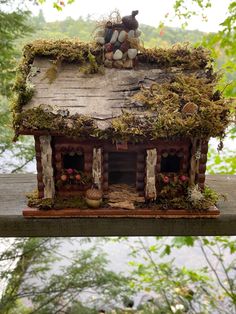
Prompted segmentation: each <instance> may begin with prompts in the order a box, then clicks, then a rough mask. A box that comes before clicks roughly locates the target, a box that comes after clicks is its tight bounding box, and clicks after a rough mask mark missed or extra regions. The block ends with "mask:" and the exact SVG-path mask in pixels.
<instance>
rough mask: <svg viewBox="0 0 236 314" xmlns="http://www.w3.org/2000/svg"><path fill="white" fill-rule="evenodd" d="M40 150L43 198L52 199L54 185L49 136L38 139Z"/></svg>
mask: <svg viewBox="0 0 236 314" xmlns="http://www.w3.org/2000/svg"><path fill="white" fill-rule="evenodd" d="M39 141H40V148H41V164H42V174H43V183H44V198H53V197H54V195H55V185H54V178H53V167H52V148H51V136H50V135H43V136H40V137H39Z"/></svg>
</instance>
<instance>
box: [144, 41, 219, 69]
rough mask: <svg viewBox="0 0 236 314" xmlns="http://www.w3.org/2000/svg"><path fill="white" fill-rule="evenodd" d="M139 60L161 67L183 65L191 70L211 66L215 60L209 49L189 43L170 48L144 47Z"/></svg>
mask: <svg viewBox="0 0 236 314" xmlns="http://www.w3.org/2000/svg"><path fill="white" fill-rule="evenodd" d="M139 60H140V61H141V62H144V63H152V64H156V65H158V66H159V67H182V68H183V69H189V70H198V69H204V68H206V67H209V68H211V67H212V62H213V59H212V58H211V56H210V51H209V50H207V49H205V48H203V47H196V48H194V47H192V46H190V45H189V44H188V43H186V44H182V45H181V44H177V45H174V46H173V47H171V48H169V49H164V48H153V49H145V48H142V49H141V54H140V55H139Z"/></svg>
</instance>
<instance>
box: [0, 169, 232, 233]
mask: <svg viewBox="0 0 236 314" xmlns="http://www.w3.org/2000/svg"><path fill="white" fill-rule="evenodd" d="M206 184H207V185H209V186H210V187H212V188H214V189H215V190H216V191H218V192H219V193H221V194H224V195H226V197H227V199H226V200H225V201H224V200H223V199H222V200H221V201H220V202H219V203H218V204H217V205H218V208H219V209H220V211H221V215H220V217H219V218H215V219H207V218H202V219H201V218H195V219H184V218H183V219H182V218H178V219H174V218H173V219H164V218H161V219H159V218H145V219H143V218H134V217H133V218H101V217H100V218H92V217H91V218H59V219H55V218H52V219H50V218H46V219H26V218H24V217H23V216H22V209H23V208H25V206H26V197H25V195H26V193H27V192H30V191H32V190H34V189H35V188H36V187H37V177H36V175H35V174H0V236H2V237H23V236H26V237H28V236H32V237H33V236H37V237H40V236H42V237H47V236H51V237H55V236H61V237H63V236H65V237H70V236H74V237H78V236H186V235H192V236H194V235H196V236H197V235H207V236H213V235H236V202H235V190H236V176H233V175H214V176H207V177H206Z"/></svg>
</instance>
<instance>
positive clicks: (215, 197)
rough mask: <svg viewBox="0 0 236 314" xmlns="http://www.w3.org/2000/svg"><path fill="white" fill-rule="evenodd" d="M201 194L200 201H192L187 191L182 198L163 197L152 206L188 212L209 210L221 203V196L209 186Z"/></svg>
mask: <svg viewBox="0 0 236 314" xmlns="http://www.w3.org/2000/svg"><path fill="white" fill-rule="evenodd" d="M200 193H201V199H199V200H198V201H195V202H193V201H191V199H190V198H189V196H188V193H187V190H186V193H184V194H183V195H181V196H175V197H172V198H168V197H166V195H164V196H163V197H160V196H159V197H158V199H157V200H156V202H155V203H153V204H151V206H153V207H154V208H157V209H170V208H175V209H187V210H191V211H192V210H195V211H197V210H199V211H201V210H207V209H209V208H210V207H211V206H214V205H216V203H217V202H218V201H219V199H220V197H221V195H220V194H218V193H217V192H216V191H214V190H212V189H211V188H209V187H208V186H206V187H205V188H204V189H203V191H201V192H200Z"/></svg>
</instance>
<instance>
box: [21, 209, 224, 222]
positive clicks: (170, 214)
mask: <svg viewBox="0 0 236 314" xmlns="http://www.w3.org/2000/svg"><path fill="white" fill-rule="evenodd" d="M219 215H220V211H219V209H218V208H217V207H216V206H212V207H211V208H209V209H208V210H205V211H203V210H201V211H198V210H191V211H190V210H185V209H168V210H157V209H156V210H153V209H148V208H146V209H145V208H143V209H122V208H98V209H80V208H65V209H49V210H39V209H37V208H29V207H27V208H25V209H23V216H24V217H25V218H73V217H87V218H188V219H192V218H217V217H219Z"/></svg>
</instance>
